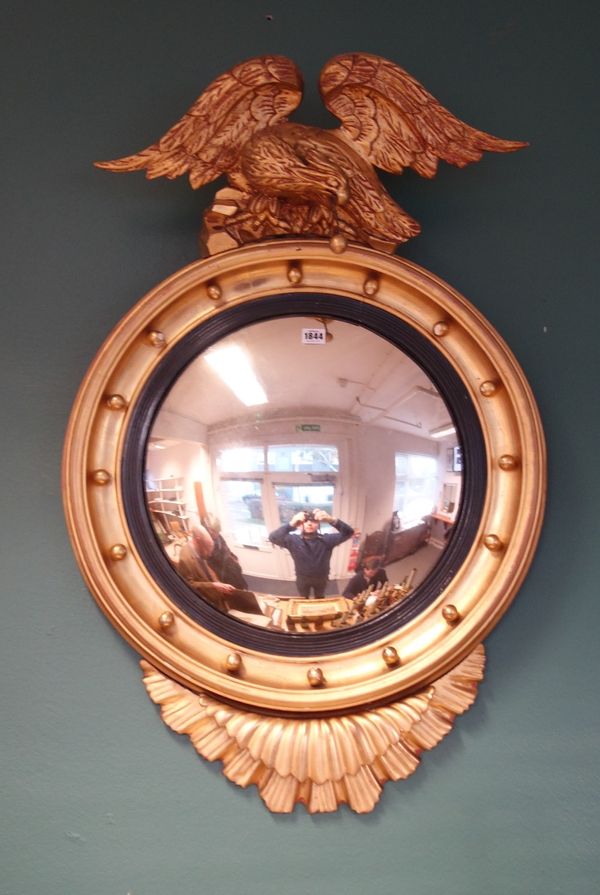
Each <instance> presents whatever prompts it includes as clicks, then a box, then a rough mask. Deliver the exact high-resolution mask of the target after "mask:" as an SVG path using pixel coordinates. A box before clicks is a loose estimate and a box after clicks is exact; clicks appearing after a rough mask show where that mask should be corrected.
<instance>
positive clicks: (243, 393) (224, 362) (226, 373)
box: [206, 345, 267, 407]
mask: <svg viewBox="0 0 600 895" xmlns="http://www.w3.org/2000/svg"><path fill="white" fill-rule="evenodd" d="M206 360H207V361H208V363H209V364H210V365H211V367H212V368H213V370H214V371H215V373H218V375H219V376H220V377H221V379H222V380H223V382H224V383H225V385H227V386H228V387H229V388H230V389H231V391H232V392H233V394H234V395H235V396H236V398H238V399H239V400H240V401H241V402H242V403H243V404H245V405H246V407H254V406H255V405H256V404H266V403H267V396H266V394H265V390H264V389H263V387H262V385H261V384H260V382H259V381H258V379H257V378H256V374H255V372H254V370H253V369H252V364H251V363H250V360H249V358H248V356H247V354H246V352H245V351H242V349H241V348H240V347H239V346H238V345H225V347H223V348H215V349H214V350H213V351H209V352H208V354H207V355H206Z"/></svg>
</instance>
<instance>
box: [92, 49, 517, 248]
mask: <svg viewBox="0 0 600 895" xmlns="http://www.w3.org/2000/svg"><path fill="white" fill-rule="evenodd" d="M319 88H320V92H321V97H322V99H323V102H324V104H325V106H326V107H327V109H328V110H329V111H330V112H331V113H332V114H333V115H334V116H335V117H336V118H337V119H338V120H339V121H340V127H338V128H336V129H332V130H323V129H321V128H315V127H309V126H307V125H304V124H296V123H294V122H290V121H289V120H288V116H289V115H290V114H291V113H292V112H294V110H295V109H296V108H297V106H298V105H299V104H300V102H301V100H302V90H303V83H302V75H301V73H300V71H299V69H298V68H297V66H296V65H295V64H294V63H293V62H292V61H291V60H290V59H287V58H286V57H284V56H263V57H258V58H254V59H249V60H247V61H246V62H242V63H240V64H239V65H236V66H235V67H234V68H233V69H231V71H229V72H226V73H225V74H223V75H221V76H220V77H219V78H217V79H216V80H215V81H213V82H212V84H210V85H209V86H208V87H207V88H206V90H204V92H203V93H202V94H201V95H200V96H199V97H198V99H197V100H196V102H195V103H194V104H193V105H192V107H191V108H190V109H189V110H188V112H186V114H185V115H184V116H183V117H182V118H181V119H180V120H179V121H178V122H177V123H176V124H175V125H173V127H172V128H170V130H168V131H167V133H166V134H164V135H163V136H162V137H161V138H160V140H158V141H157V142H156V143H154V144H152V145H151V146H149V147H148V148H147V149H143V150H142V151H141V152H138V153H135V154H134V155H128V156H125V157H123V158H119V159H115V160H114V161H106V162H97V163H96V164H97V165H98V167H101V168H106V169H108V170H111V171H139V170H145V171H146V176H147V177H149V178H155V177H167V178H170V179H172V178H175V177H180V176H182V175H184V174H187V175H188V177H189V181H190V185H191V186H192V187H193V188H194V189H197V188H198V187H201V186H204V185H205V184H207V183H210V182H211V181H213V180H215V179H216V178H217V177H219V176H221V175H226V176H227V179H228V181H229V185H230V188H229V189H228V190H224V191H222V192H221V193H220V194H218V196H217V201H216V203H215V204H214V205H213V207H212V209H211V210H209V211H208V212H207V214H206V216H205V233H204V241H205V242H206V244H207V246H208V251H209V253H210V254H213V253H214V252H216V251H223V250H224V249H226V248H231V247H232V246H235V245H242V244H244V243H247V242H252V241H256V240H259V239H266V238H268V237H272V236H290V235H300V234H302V235H306V236H320V237H327V238H331V237H334V236H343V237H344V238H345V239H349V240H353V241H356V242H360V243H364V244H366V245H370V246H372V247H374V248H379V249H381V250H385V251H393V249H394V247H395V246H396V245H397V244H398V243H400V242H405V241H406V240H407V239H410V238H411V237H413V236H416V235H417V234H418V233H419V232H420V229H421V228H420V225H419V223H418V222H417V221H416V220H414V218H412V217H411V216H410V215H409V214H407V212H406V211H404V210H403V209H402V208H400V207H399V206H398V205H397V204H396V202H395V201H394V200H393V199H392V197H391V196H390V195H389V194H388V192H387V191H386V190H385V188H384V187H383V185H382V183H381V182H380V181H379V179H378V177H377V174H376V172H375V168H379V169H381V170H383V171H388V172H390V173H392V174H401V173H402V172H403V171H404V170H405V168H411V169H412V170H413V171H415V172H416V173H417V174H420V175H421V176H422V177H426V178H432V177H434V176H435V174H436V172H437V169H438V164H439V162H440V161H445V162H447V163H449V164H452V165H456V166H458V167H461V168H462V167H464V166H465V165H468V164H469V163H471V162H476V161H479V159H480V158H481V157H482V155H483V153H484V152H513V151H514V150H517V149H521V148H522V147H524V146H526V145H527V144H526V143H522V142H517V141H513V140H502V139H499V138H498V137H494V136H492V135H491V134H487V133H485V132H483V131H480V130H477V129H476V128H474V127H471V126H470V125H469V124H466V123H465V122H463V121H460V120H459V119H458V118H456V116H455V115H453V114H452V112H450V111H449V110H448V109H445V108H444V106H442V105H441V103H439V102H438V101H437V100H436V99H435V97H434V96H432V95H431V94H430V93H428V91H427V90H425V88H424V87H423V86H422V85H421V84H420V83H419V82H418V81H417V80H416V79H415V78H413V77H412V76H411V75H410V74H409V73H408V72H406V71H404V69H402V68H400V66H399V65H396V64H395V63H394V62H390V61H389V60H387V59H382V58H381V57H379V56H373V55H370V54H367V53H347V54H344V55H340V56H336V57H334V58H333V59H331V60H330V61H329V62H328V63H327V64H326V65H325V66H324V67H323V70H322V71H321V75H320V79H319Z"/></svg>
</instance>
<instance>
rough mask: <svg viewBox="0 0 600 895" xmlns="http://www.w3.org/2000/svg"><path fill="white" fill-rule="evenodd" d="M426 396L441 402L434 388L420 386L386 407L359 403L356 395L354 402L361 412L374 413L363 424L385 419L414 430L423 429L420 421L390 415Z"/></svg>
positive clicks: (409, 390) (359, 400)
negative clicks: (370, 411)
mask: <svg viewBox="0 0 600 895" xmlns="http://www.w3.org/2000/svg"><path fill="white" fill-rule="evenodd" d="M421 396H427V397H430V398H434V399H437V400H441V397H440V394H439V392H437V391H436V389H434V388H425V387H424V386H422V385H416V386H414V387H413V388H411V389H408V390H407V391H406V392H405V393H404V394H403V395H401V396H400V397H399V398H397V397H395V398H394V401H393V402H392V403H391V404H389V405H388V406H387V407H378V406H377V405H375V404H367V403H366V402H364V401H361V399H360V397H359V396H358V395H356V397H355V399H354V400H355V401H356V403H357V404H358V406H359V408H360V409H361V410H374V411H376V412H375V413H374V414H372V415H371V416H369V417H368V419H367V420H365V422H370V423H375V422H377V420H380V419H385V420H390V421H391V422H395V423H401V424H402V425H405V426H411V427H412V428H414V429H423V423H422V421H421V420H418V421H416V422H415V421H414V420H405V419H400V418H398V417H395V416H393V415H392V411H394V410H396V409H398V408H400V407H401V406H402V405H403V404H407V403H408V402H409V401H412V400H413V398H417V397H421ZM353 409H354V408H353Z"/></svg>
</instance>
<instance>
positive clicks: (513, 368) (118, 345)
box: [63, 239, 546, 717]
mask: <svg viewBox="0 0 600 895" xmlns="http://www.w3.org/2000/svg"><path fill="white" fill-rule="evenodd" d="M290 292H293V293H295V294H302V293H311V294H314V293H320V294H324V295H333V296H340V297H347V298H351V299H354V300H355V301H359V302H362V303H366V304H368V305H370V306H373V307H377V308H380V309H382V310H383V311H385V312H387V313H388V314H390V315H392V316H393V317H394V318H398V319H400V320H402V321H404V322H405V323H407V324H408V325H409V326H410V327H412V328H413V329H414V330H415V331H416V332H418V333H419V334H421V335H422V336H423V337H424V338H426V339H427V340H428V341H429V342H430V343H431V344H432V345H434V346H435V348H436V349H437V351H439V352H440V354H441V355H442V356H443V357H444V358H445V359H446V360H447V361H448V362H449V364H450V365H451V367H452V368H453V370H454V371H455V373H456V374H457V375H458V377H459V378H460V380H461V382H462V383H463V384H464V387H465V389H466V391H467V393H468V395H469V396H470V399H471V401H472V403H473V405H474V407H475V409H476V413H477V417H478V419H479V423H480V426H481V431H482V434H483V441H484V446H485V454H486V466H487V484H486V490H485V496H484V500H483V509H482V512H481V517H480V519H479V525H478V527H477V531H476V534H475V536H474V538H473V541H472V544H471V547H470V549H469V550H468V551H467V553H466V558H465V559H464V561H463V562H462V565H461V566H460V568H459V569H458V570H457V571H456V573H455V574H454V577H453V578H452V580H451V581H449V582H448V583H447V584H446V586H444V587H443V589H442V590H441V592H440V593H439V595H438V596H437V597H436V598H435V599H434V600H433V601H432V602H430V603H429V605H428V606H427V607H426V608H425V609H424V610H423V611H422V612H420V613H419V614H418V615H417V616H416V617H415V618H412V619H410V620H409V621H408V622H406V623H404V624H402V625H401V626H396V627H394V626H393V625H392V626H389V627H388V629H387V630H385V631H384V633H383V635H382V636H378V637H377V639H375V640H371V641H370V642H368V643H362V644H361V645H359V646H356V647H354V648H349V649H346V650H344V651H337V652H330V653H324V652H315V653H314V654H313V655H308V656H307V655H288V654H285V655H284V654H279V653H277V652H265V651H262V650H259V649H254V648H248V647H247V646H245V645H241V644H240V642H237V641H235V640H228V639H225V638H224V637H222V636H220V635H219V634H217V633H215V632H214V631H212V630H209V629H208V628H206V627H203V626H202V625H200V624H199V623H198V622H197V621H194V620H193V619H191V618H190V617H189V616H188V615H186V613H184V612H183V611H182V610H181V609H180V608H179V606H178V605H177V604H176V603H175V602H174V601H173V599H172V598H171V596H170V595H169V594H168V593H166V592H165V591H164V590H162V589H161V587H160V586H159V585H158V584H157V582H156V581H155V580H154V578H153V576H152V575H151V573H150V571H149V569H148V568H147V566H146V565H145V563H144V562H143V560H142V558H141V556H140V553H139V552H138V550H137V548H136V543H135V539H134V537H133V536H132V532H131V530H130V527H129V523H128V517H127V514H126V512H125V507H124V500H123V475H122V457H123V451H124V445H125V441H126V436H127V431H128V425H129V422H130V419H131V417H132V414H133V412H134V411H135V408H136V405H137V402H138V399H139V396H140V394H141V393H142V391H143V389H144V387H145V385H146V383H147V382H148V380H149V378H150V377H151V376H152V374H153V372H154V371H155V370H156V368H157V365H158V364H159V363H160V362H161V359H162V358H163V357H164V356H165V352H168V351H170V350H171V349H173V348H175V347H176V346H177V344H178V343H179V342H180V340H181V339H183V338H184V337H185V336H186V334H188V333H190V332H191V331H192V330H194V329H196V328H197V327H198V326H199V325H201V324H203V323H205V322H207V321H209V320H210V319H211V318H213V317H215V316H216V315H219V314H221V313H222V312H223V310H225V309H228V308H233V307H236V306H238V305H242V304H245V303H251V302H256V301H258V300H260V299H263V298H266V297H268V296H276V295H282V294H289V293H290ZM545 472H546V465H545V446H544V438H543V433H542V427H541V423H540V419H539V414H538V411H537V408H536V405H535V401H534V399H533V396H532V394H531V391H530V389H529V386H528V384H527V381H526V379H525V377H524V375H523V372H522V371H521V369H520V367H519V365H518V364H517V362H516V361H515V359H514V357H513V356H512V354H511V352H510V350H509V349H508V348H507V346H506V345H505V343H504V342H503V340H502V339H501V338H500V336H499V335H498V334H497V333H496V332H495V330H494V329H493V327H492V326H491V325H490V324H489V323H488V322H487V321H486V320H485V319H484V318H483V317H482V315H481V314H479V312H478V311H477V310H476V309H475V308H473V306H472V305H470V304H469V303H468V302H467V301H466V300H465V299H464V298H463V297H462V296H460V295H459V294H458V293H457V292H455V291H454V290H453V289H452V288H451V287H449V286H448V285H447V284H445V283H443V282H442V281H441V280H439V279H437V278H436V277H434V276H433V275H432V274H430V273H428V272H427V271H425V270H423V269H421V268H419V267H417V266H416V265H414V264H411V263H409V262H407V261H404V260H402V259H400V258H397V257H391V256H388V255H384V254H382V253H380V252H378V251H375V250H372V249H367V248H361V247H358V246H350V247H348V248H347V249H346V250H345V251H343V252H341V253H339V254H336V253H335V252H334V251H332V248H331V247H330V244H329V243H328V242H326V241H321V240H308V239H290V240H287V239H286V240H285V241H284V240H281V241H273V242H266V243H258V244H254V245H249V246H245V247H242V248H239V249H234V250H231V251H228V252H225V253H223V254H222V255H215V256H213V257H210V258H207V259H204V260H202V261H198V262H196V263H194V264H192V265H190V266H189V267H187V268H184V269H183V270H181V271H179V272H177V273H175V274H174V275H173V276H172V277H170V278H169V279H167V280H166V281H164V282H163V283H162V284H160V285H159V286H158V287H156V288H155V289H154V290H153V291H151V292H150V293H149V294H148V295H147V296H146V297H145V298H143V299H142V300H141V301H140V302H139V303H138V304H137V305H136V306H135V307H134V308H133V309H132V310H131V312H130V313H129V314H127V315H126V316H125V317H124V318H123V320H122V321H121V322H120V323H119V324H118V325H117V327H116V328H115V330H114V331H113V332H112V334H111V335H110V336H109V338H108V339H107V341H106V342H105V344H104V345H103V347H102V348H101V349H100V351H99V353H98V355H97V357H96V359H95V360H94V362H93V364H92V366H91V367H90V370H89V371H88V374H87V376H86V378H85V379H84V381H83V383H82V385H81V388H80V391H79V394H78V396H77V398H76V401H75V405H74V408H73V412H72V416H71V420H70V423H69V428H68V431H67V438H66V445H65V453H64V467H63V483H64V495H65V507H66V515H67V524H68V528H69V532H70V536H71V540H72V542H73V546H74V550H75V553H76V556H77V559H78V562H79V565H80V567H81V570H82V572H83V574H84V577H85V579H86V582H87V584H88V586H89V588H90V590H91V592H92V594H93V595H94V597H95V599H96V601H97V602H98V604H99V605H100V607H101V609H102V610H103V612H104V613H105V614H106V615H107V617H108V618H109V620H110V621H111V623H112V624H113V625H114V626H115V627H116V628H117V630H118V631H119V632H120V633H121V634H122V635H123V636H124V637H125V639H126V640H127V641H128V642H129V643H130V644H131V646H132V647H133V648H134V649H135V650H136V651H137V652H138V653H139V654H140V655H142V656H143V657H144V659H146V660H147V661H148V662H150V663H151V664H152V666H153V667H154V668H156V669H159V670H160V671H161V672H162V673H164V674H165V675H167V676H169V677H170V678H172V679H174V680H176V681H178V682H179V683H180V684H183V685H184V686H185V687H187V688H189V689H191V690H193V691H195V692H201V691H203V692H209V693H211V694H214V695H215V696H217V697H218V698H219V699H221V700H224V701H226V702H230V703H235V704H236V705H242V706H244V707H246V708H249V709H257V710H259V711H261V710H262V711H263V712H274V713H277V714H286V713H292V714H294V715H297V716H301V717H309V716H310V715H312V716H317V715H319V714H326V713H339V712H343V711H347V710H349V709H356V708H359V707H364V706H369V705H374V704H377V703H384V702H386V701H389V700H390V699H391V698H396V697H402V696H405V695H408V694H411V693H415V692H416V691H417V690H419V688H422V687H424V686H426V685H428V684H429V683H431V682H432V681H435V680H438V679H440V678H441V677H442V676H443V675H445V674H446V673H448V672H449V671H450V670H451V669H453V668H455V667H456V666H457V665H458V664H459V663H460V662H461V661H463V660H464V659H465V658H466V657H467V656H468V655H469V654H470V653H472V652H473V650H474V649H475V648H476V647H477V645H478V644H479V643H481V641H482V640H483V639H484V638H485V636H486V635H487V634H488V633H489V631H490V630H491V629H492V628H493V627H494V625H495V624H496V623H497V622H498V621H499V619H500V618H501V616H502V615H503V614H504V612H505V611H506V609H507V608H508V606H509V605H510V603H511V601H512V600H513V598H514V596H515V594H516V592H517V590H518V588H519V586H520V584H521V582H522V580H523V578H524V576H525V574H526V572H527V569H528V567H529V565H530V563H531V560H532V558H533V554H534V550H535V547H536V544H537V540H538V537H539V532H540V529H541V524H542V516H543V509H544V501H545Z"/></svg>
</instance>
